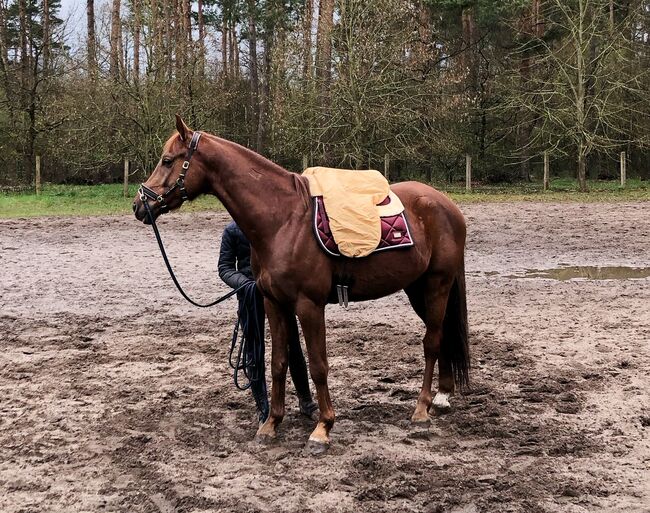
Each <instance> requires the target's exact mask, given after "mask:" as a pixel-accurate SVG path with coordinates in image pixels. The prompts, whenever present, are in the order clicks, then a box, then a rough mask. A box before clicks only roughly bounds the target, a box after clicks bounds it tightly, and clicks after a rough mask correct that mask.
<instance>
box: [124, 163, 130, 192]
mask: <svg viewBox="0 0 650 513" xmlns="http://www.w3.org/2000/svg"><path fill="white" fill-rule="evenodd" d="M128 196H129V160H128V159H124V197H125V198H128Z"/></svg>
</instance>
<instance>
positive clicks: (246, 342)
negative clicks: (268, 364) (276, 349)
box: [228, 281, 264, 390]
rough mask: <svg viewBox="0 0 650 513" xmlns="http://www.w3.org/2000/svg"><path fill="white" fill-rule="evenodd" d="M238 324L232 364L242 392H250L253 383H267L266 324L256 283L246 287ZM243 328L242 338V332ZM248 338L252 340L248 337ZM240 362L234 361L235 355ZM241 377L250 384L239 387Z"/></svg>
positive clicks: (234, 376)
mask: <svg viewBox="0 0 650 513" xmlns="http://www.w3.org/2000/svg"><path fill="white" fill-rule="evenodd" d="M240 288H243V289H244V292H243V297H242V299H241V302H240V310H239V312H238V318H237V323H236V324H235V329H234V330H233V334H232V341H231V344H230V354H229V355H228V362H229V363H230V367H231V368H232V369H233V380H234V382H235V386H236V387H237V388H238V389H239V390H247V389H248V388H250V386H251V383H252V382H253V381H258V380H260V379H264V324H263V323H262V324H260V322H259V310H258V294H259V292H258V290H257V286H256V285H255V282H253V281H250V282H248V283H245V284H244V285H242V286H241V287H240ZM240 327H241V336H239V329H240ZM247 335H248V336H247ZM235 354H236V358H235V359H233V355H235ZM240 373H242V374H243V375H244V377H245V378H246V381H247V383H245V384H244V385H241V384H240V383H239V379H240V378H239V377H240Z"/></svg>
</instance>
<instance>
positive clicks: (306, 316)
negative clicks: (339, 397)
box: [296, 299, 334, 454]
mask: <svg viewBox="0 0 650 513" xmlns="http://www.w3.org/2000/svg"><path fill="white" fill-rule="evenodd" d="M296 313H297V314H298V319H300V325H301V326H302V332H303V334H304V336H305V343H306V344H307V352H308V354H309V372H310V373H311V379H312V381H313V382H314V385H316V393H317V394H318V407H319V409H320V416H319V418H318V424H317V425H316V429H314V431H313V432H312V434H311V435H310V437H309V441H308V442H307V449H308V450H309V451H310V452H311V453H312V454H320V453H323V452H325V451H326V450H327V448H328V447H329V442H330V437H329V433H330V430H331V429H332V426H333V425H334V408H333V407H332V400H331V399H330V392H329V388H328V387H327V373H328V371H329V366H328V364H327V351H326V346H325V305H318V304H316V303H314V302H313V301H311V300H309V299H301V300H299V301H298V303H297V304H296Z"/></svg>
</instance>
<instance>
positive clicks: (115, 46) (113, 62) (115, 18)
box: [109, 0, 122, 80]
mask: <svg viewBox="0 0 650 513" xmlns="http://www.w3.org/2000/svg"><path fill="white" fill-rule="evenodd" d="M121 33H122V30H121V26H120V0H113V8H112V10H111V37H110V44H111V50H110V59H109V60H110V73H111V77H113V80H118V79H119V78H120V59H121V51H120V46H121V45H120V39H121V37H120V36H121Z"/></svg>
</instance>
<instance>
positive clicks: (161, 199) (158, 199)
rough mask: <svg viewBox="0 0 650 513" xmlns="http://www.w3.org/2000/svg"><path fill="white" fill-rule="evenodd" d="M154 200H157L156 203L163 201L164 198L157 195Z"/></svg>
mask: <svg viewBox="0 0 650 513" xmlns="http://www.w3.org/2000/svg"><path fill="white" fill-rule="evenodd" d="M156 201H157V202H158V203H164V201H165V198H163V197H162V196H158V197H157V198H156Z"/></svg>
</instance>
